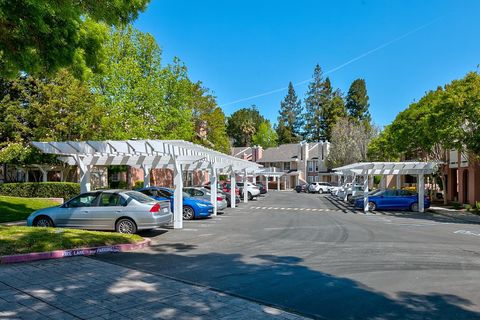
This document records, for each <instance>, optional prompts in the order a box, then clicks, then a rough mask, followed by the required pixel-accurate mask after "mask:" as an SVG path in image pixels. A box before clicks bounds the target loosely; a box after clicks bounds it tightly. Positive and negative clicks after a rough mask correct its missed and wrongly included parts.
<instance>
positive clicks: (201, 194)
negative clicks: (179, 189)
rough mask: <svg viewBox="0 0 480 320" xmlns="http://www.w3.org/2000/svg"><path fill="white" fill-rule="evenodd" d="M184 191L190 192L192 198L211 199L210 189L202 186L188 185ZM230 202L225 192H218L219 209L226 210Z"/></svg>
mask: <svg viewBox="0 0 480 320" xmlns="http://www.w3.org/2000/svg"><path fill="white" fill-rule="evenodd" d="M183 191H184V192H186V193H188V195H189V196H190V197H191V198H197V199H202V200H206V201H210V197H211V193H210V190H208V189H206V188H202V187H187V188H183ZM227 206H228V203H227V199H226V197H225V195H224V194H221V193H217V210H224V209H225V208H227Z"/></svg>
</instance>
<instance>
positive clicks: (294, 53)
mask: <svg viewBox="0 0 480 320" xmlns="http://www.w3.org/2000/svg"><path fill="white" fill-rule="evenodd" d="M479 12H480V1H478V0H450V1H447V0H343V1H341V0H329V1H326V0H325V1H323V0H317V1H315V0H296V1H283V0H242V1H238V0H204V1H198V0H195V1H193V0H184V1H179V0H152V2H151V3H150V5H149V7H148V8H147V10H146V11H145V12H144V13H142V14H141V15H140V17H139V19H138V20H137V21H136V23H135V25H136V27H137V28H139V29H140V30H142V31H144V32H150V33H151V34H153V36H154V37H155V39H156V40H157V42H158V43H159V45H160V46H161V47H162V49H163V53H164V62H165V63H167V62H170V61H171V60H172V58H173V57H175V56H177V57H179V58H180V59H181V60H182V61H183V62H184V63H185V64H186V65H187V67H188V68H189V75H190V77H191V79H192V80H195V81H197V80H201V81H202V82H203V83H204V85H205V86H206V87H208V88H209V89H211V90H212V92H213V93H214V95H216V96H217V100H218V103H219V104H220V105H222V108H223V110H224V111H225V113H226V114H227V115H229V114H231V113H232V112H234V111H235V110H238V109H240V108H242V107H246V106H250V105H251V104H255V105H257V106H258V107H259V109H260V111H261V113H262V114H263V115H264V116H266V117H267V118H269V119H270V120H271V121H272V122H275V121H276V119H277V116H278V109H279V106H280V101H281V100H282V98H283V97H284V96H285V93H286V91H285V90H283V91H279V92H275V93H273V94H268V95H264V96H261V97H256V98H253V99H250V100H248V101H242V102H237V103H232V102H235V101H237V100H241V99H245V98H248V97H252V96H256V95H259V94H263V93H266V92H270V91H274V90H277V89H281V88H284V87H286V86H287V85H288V82H289V81H292V82H293V83H298V82H302V81H304V80H307V79H309V78H310V77H311V76H312V72H313V68H314V66H315V64H317V63H319V64H320V66H321V67H322V69H323V70H324V71H328V70H332V69H335V68H336V67H338V66H341V65H342V64H344V63H346V62H348V61H350V60H351V59H355V58H357V57H359V56H361V55H363V54H365V53H367V52H369V51H371V50H373V49H375V48H378V47H379V46H382V45H384V44H387V43H389V42H391V41H392V40H394V39H397V38H401V39H399V40H398V41H394V42H393V43H391V44H389V45H388V46H385V47H382V48H381V49H379V50H377V51H374V52H372V53H370V54H367V55H366V56H364V57H362V58H361V59H359V60H356V61H353V62H352V63H350V64H348V65H346V66H344V67H342V68H340V69H338V70H336V71H334V72H331V73H330V74H329V75H328V76H329V77H330V79H331V81H332V84H333V86H335V87H337V88H340V89H341V90H342V92H344V93H345V92H347V91H348V87H349V85H350V83H351V82H352V81H353V80H354V79H356V78H364V79H365V80H366V83H367V89H368V93H369V96H370V112H371V114H372V117H373V120H374V121H375V122H376V123H377V124H379V125H386V124H388V123H390V122H391V121H392V120H393V119H394V118H395V116H396V114H397V113H398V112H399V111H401V110H403V109H405V108H406V107H407V106H408V105H409V104H410V103H411V102H412V101H414V100H415V99H417V100H418V99H419V98H420V97H421V96H422V95H423V94H424V93H425V92H426V91H428V90H430V89H435V88H436V87H437V86H438V85H442V84H445V83H447V82H449V81H451V80H453V79H455V78H460V77H462V76H463V75H465V74H466V73H467V72H469V71H474V70H477V67H478V64H480V41H479V40H480V19H479V18H478V15H479ZM414 30H416V31H414ZM402 36H404V37H403V38H402ZM306 90H307V84H302V85H298V86H297V87H296V91H297V94H298V95H299V96H300V97H302V98H303V97H304V94H305V92H306Z"/></svg>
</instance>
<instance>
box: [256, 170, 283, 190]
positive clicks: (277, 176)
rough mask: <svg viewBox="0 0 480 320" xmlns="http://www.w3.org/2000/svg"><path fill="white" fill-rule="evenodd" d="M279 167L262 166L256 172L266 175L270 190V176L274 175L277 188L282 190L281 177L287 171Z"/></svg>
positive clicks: (266, 185) (266, 184) (258, 174)
mask: <svg viewBox="0 0 480 320" xmlns="http://www.w3.org/2000/svg"><path fill="white" fill-rule="evenodd" d="M277 170H278V169H277V168H275V167H270V168H261V169H257V170H256V171H255V174H256V175H257V176H264V177H265V181H266V183H265V188H266V189H267V191H268V179H269V178H270V177H273V178H274V179H275V181H276V182H277V190H280V179H281V178H282V177H283V176H284V175H285V174H286V173H285V172H282V171H277Z"/></svg>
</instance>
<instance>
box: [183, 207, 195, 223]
mask: <svg viewBox="0 0 480 320" xmlns="http://www.w3.org/2000/svg"><path fill="white" fill-rule="evenodd" d="M194 218H195V211H194V210H193V208H192V207H189V206H183V220H193V219H194Z"/></svg>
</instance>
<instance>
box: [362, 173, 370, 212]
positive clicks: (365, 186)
mask: <svg viewBox="0 0 480 320" xmlns="http://www.w3.org/2000/svg"><path fill="white" fill-rule="evenodd" d="M368 180H369V179H368V175H365V176H364V180H363V212H365V213H367V212H368Z"/></svg>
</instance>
